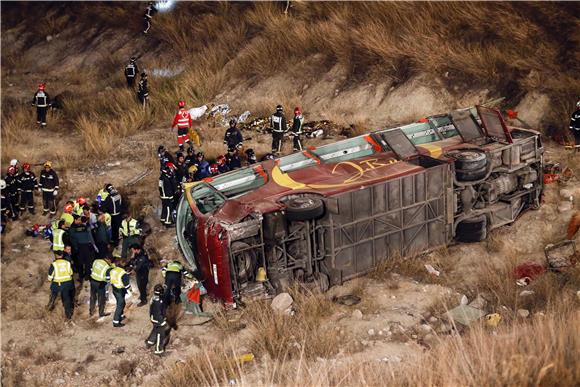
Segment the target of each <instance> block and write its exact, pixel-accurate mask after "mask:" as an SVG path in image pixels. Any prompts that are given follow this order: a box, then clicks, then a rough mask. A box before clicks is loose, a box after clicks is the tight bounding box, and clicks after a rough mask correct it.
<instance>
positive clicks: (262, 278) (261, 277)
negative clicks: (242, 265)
mask: <svg viewBox="0 0 580 387" xmlns="http://www.w3.org/2000/svg"><path fill="white" fill-rule="evenodd" d="M266 280H267V278H266V269H264V268H263V267H259V268H258V272H257V273H256V282H266Z"/></svg>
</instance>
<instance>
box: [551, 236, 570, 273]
mask: <svg viewBox="0 0 580 387" xmlns="http://www.w3.org/2000/svg"><path fill="white" fill-rule="evenodd" d="M544 253H545V255H546V260H547V261H548V266H549V267H550V268H551V269H555V270H560V269H564V268H567V267H571V266H574V265H575V264H576V243H575V242H574V241H569V240H566V241H562V242H559V243H556V244H549V245H546V247H544Z"/></svg>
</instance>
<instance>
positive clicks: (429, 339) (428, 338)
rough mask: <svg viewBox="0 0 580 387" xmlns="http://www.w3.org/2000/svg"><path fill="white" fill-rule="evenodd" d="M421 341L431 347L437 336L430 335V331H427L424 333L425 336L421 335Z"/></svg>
mask: <svg viewBox="0 0 580 387" xmlns="http://www.w3.org/2000/svg"><path fill="white" fill-rule="evenodd" d="M423 341H424V342H425V344H427V345H428V346H430V347H433V346H434V345H435V343H437V338H436V337H435V335H432V334H431V333H429V334H426V335H425V337H423Z"/></svg>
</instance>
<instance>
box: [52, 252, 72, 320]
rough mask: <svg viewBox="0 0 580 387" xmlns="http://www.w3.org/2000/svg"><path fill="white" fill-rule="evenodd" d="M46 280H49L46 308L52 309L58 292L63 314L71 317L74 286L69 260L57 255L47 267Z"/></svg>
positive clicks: (68, 317)
mask: <svg viewBox="0 0 580 387" xmlns="http://www.w3.org/2000/svg"><path fill="white" fill-rule="evenodd" d="M48 280H49V281H50V300H49V301H48V310H50V311H52V310H54V306H55V302H56V298H57V297H58V295H59V293H60V297H61V299H62V304H63V306H64V314H65V316H66V318H67V319H69V320H70V319H71V318H72V315H73V309H74V302H73V301H74V297H75V286H74V282H73V269H72V266H71V263H70V261H67V260H66V259H64V258H62V257H57V258H56V259H55V260H54V262H52V263H51V264H50V266H49V267H48Z"/></svg>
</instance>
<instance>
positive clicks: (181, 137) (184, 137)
mask: <svg viewBox="0 0 580 387" xmlns="http://www.w3.org/2000/svg"><path fill="white" fill-rule="evenodd" d="M178 107H179V110H178V111H177V113H175V117H173V123H172V124H171V130H173V129H175V128H177V145H179V150H180V151H183V144H185V143H187V144H188V145H190V146H191V141H190V140H189V135H188V132H189V128H190V127H191V125H193V120H192V119H191V114H189V111H188V110H187V109H186V108H185V102H183V101H179V103H178Z"/></svg>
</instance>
